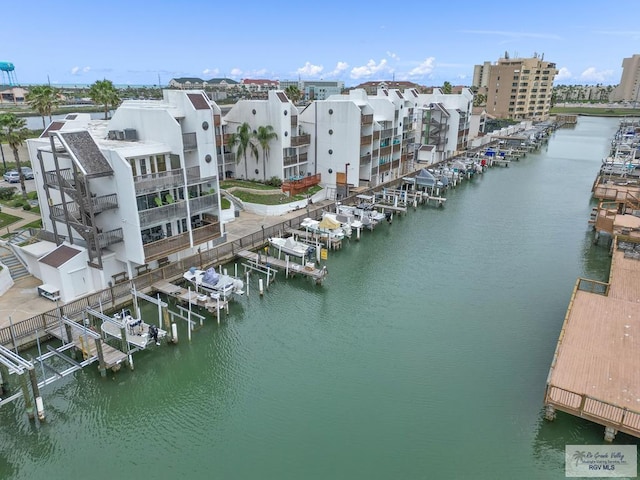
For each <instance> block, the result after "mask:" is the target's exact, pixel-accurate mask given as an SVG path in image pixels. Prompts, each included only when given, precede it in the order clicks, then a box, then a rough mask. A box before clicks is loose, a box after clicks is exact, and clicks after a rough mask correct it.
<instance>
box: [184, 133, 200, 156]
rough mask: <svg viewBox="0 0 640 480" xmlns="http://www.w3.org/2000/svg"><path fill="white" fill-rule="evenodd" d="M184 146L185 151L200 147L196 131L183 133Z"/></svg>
mask: <svg viewBox="0 0 640 480" xmlns="http://www.w3.org/2000/svg"><path fill="white" fill-rule="evenodd" d="M182 146H183V147H184V151H185V152H188V151H190V150H196V149H197V148H198V140H197V139H196V134H195V132H193V133H183V134H182Z"/></svg>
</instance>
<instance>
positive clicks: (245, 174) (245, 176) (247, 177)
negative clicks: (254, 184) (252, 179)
mask: <svg viewBox="0 0 640 480" xmlns="http://www.w3.org/2000/svg"><path fill="white" fill-rule="evenodd" d="M244 179H245V180H249V170H247V156H246V155H245V156H244Z"/></svg>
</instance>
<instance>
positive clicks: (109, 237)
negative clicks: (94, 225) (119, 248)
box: [97, 228, 124, 249]
mask: <svg viewBox="0 0 640 480" xmlns="http://www.w3.org/2000/svg"><path fill="white" fill-rule="evenodd" d="M97 238H98V244H99V245H100V248H101V249H102V248H107V247H108V246H109V245H113V244H114V243H118V242H122V241H123V240H124V233H123V232H122V228H116V229H114V230H109V231H108V232H101V233H98V237H97Z"/></svg>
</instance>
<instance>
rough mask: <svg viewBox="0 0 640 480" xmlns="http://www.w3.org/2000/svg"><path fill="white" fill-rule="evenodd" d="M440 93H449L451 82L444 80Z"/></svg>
mask: <svg viewBox="0 0 640 480" xmlns="http://www.w3.org/2000/svg"><path fill="white" fill-rule="evenodd" d="M442 93H446V94H449V93H451V84H450V83H449V82H444V85H442Z"/></svg>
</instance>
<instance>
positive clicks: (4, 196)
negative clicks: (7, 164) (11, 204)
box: [0, 187, 16, 200]
mask: <svg viewBox="0 0 640 480" xmlns="http://www.w3.org/2000/svg"><path fill="white" fill-rule="evenodd" d="M15 193H16V187H1V188H0V200H11V199H12V198H13V195H14V194H15Z"/></svg>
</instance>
